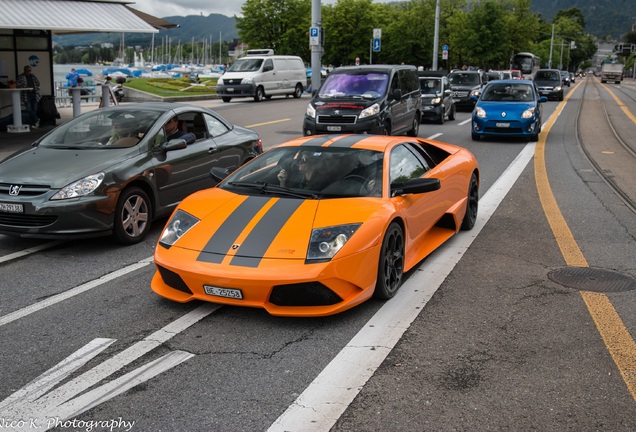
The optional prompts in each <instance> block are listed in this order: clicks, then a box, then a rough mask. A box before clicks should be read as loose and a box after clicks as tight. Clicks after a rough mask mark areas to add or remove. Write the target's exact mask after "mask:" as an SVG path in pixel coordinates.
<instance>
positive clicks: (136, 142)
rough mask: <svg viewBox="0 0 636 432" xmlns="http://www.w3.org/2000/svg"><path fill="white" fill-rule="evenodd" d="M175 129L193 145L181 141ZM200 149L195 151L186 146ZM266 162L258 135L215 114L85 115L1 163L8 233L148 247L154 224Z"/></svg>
mask: <svg viewBox="0 0 636 432" xmlns="http://www.w3.org/2000/svg"><path fill="white" fill-rule="evenodd" d="M175 121H176V122H177V124H178V126H177V127H178V128H179V129H180V131H181V133H177V134H176V135H184V134H183V132H186V131H187V132H189V133H190V135H186V137H185V138H178V137H177V138H176V139H170V140H168V135H169V134H170V136H175V134H174V132H172V130H173V129H174V128H175V125H174V123H175ZM186 139H188V141H191V142H190V143H188V142H186ZM260 153H262V144H261V140H260V138H259V136H258V134H256V132H254V131H252V130H249V129H245V128H242V127H239V126H235V125H233V124H231V123H230V122H228V121H227V120H225V119H224V118H222V117H221V116H220V115H218V114H217V113H216V112H214V111H212V110H209V109H207V108H202V107H198V106H190V105H185V104H177V103H163V102H149V103H140V104H132V105H126V106H122V105H119V106H114V107H110V108H101V109H98V110H94V111H90V112H88V113H85V114H82V115H80V116H78V117H76V118H74V119H72V120H70V121H68V122H66V123H64V124H62V125H60V126H58V127H57V128H55V129H53V130H51V131H50V132H49V133H47V134H46V135H44V136H43V137H41V138H40V139H38V140H37V141H35V142H34V143H33V145H32V146H31V148H27V149H25V150H22V151H20V152H17V153H15V154H13V155H11V156H9V157H7V158H6V159H4V160H3V161H2V162H0V234H7V235H13V236H19V237H25V238H43V239H63V240H66V239H73V238H87V237H97V236H102V235H109V234H112V235H113V236H114V238H115V239H116V240H117V241H118V242H119V243H122V244H134V243H137V242H140V241H141V240H143V238H144V237H145V236H146V234H147V233H148V231H149V229H150V225H151V222H152V221H153V220H154V219H157V218H159V217H162V216H167V215H169V214H170V212H172V210H173V209H174V208H175V207H176V206H177V204H178V203H179V202H180V201H181V200H182V199H183V198H185V197H186V196H188V195H189V194H191V193H193V192H195V191H198V190H200V189H204V188H208V187H213V186H214V185H215V183H214V182H213V180H212V179H211V178H210V175H209V171H210V169H211V168H212V167H219V168H223V169H225V170H227V171H233V170H234V169H236V168H238V167H239V166H241V165H242V164H244V163H245V162H247V161H248V160H250V159H252V158H254V157H255V156H257V155H258V154H260Z"/></svg>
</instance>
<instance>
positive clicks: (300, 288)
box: [269, 282, 342, 306]
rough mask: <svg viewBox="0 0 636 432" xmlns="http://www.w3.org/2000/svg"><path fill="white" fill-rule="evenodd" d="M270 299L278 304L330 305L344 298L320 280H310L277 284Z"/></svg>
mask: <svg viewBox="0 0 636 432" xmlns="http://www.w3.org/2000/svg"><path fill="white" fill-rule="evenodd" d="M269 301H270V303H272V304H275V305H276V306H329V305H333V304H337V303H340V302H341V301H342V298H340V296H339V295H338V294H336V293H334V292H333V291H331V290H330V289H329V288H327V287H326V286H325V285H323V284H321V283H320V282H308V283H300V284H292V285H278V286H275V287H274V289H273V290H272V294H271V295H270V296H269Z"/></svg>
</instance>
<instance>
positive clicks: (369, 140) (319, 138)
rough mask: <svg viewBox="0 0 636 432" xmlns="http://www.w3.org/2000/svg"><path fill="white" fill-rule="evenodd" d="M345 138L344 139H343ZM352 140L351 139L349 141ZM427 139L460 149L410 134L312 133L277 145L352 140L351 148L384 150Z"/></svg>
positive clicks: (450, 149)
mask: <svg viewBox="0 0 636 432" xmlns="http://www.w3.org/2000/svg"><path fill="white" fill-rule="evenodd" d="M342 140H344V141H342ZM349 140H351V141H349ZM420 141H426V142H427V143H428V144H432V145H435V146H437V147H440V148H443V149H444V150H446V151H448V152H450V153H452V152H453V150H456V149H458V148H459V147H458V146H455V145H453V144H445V143H440V142H437V141H429V140H424V139H422V138H411V137H408V136H390V135H363V134H360V135H347V134H343V135H312V136H307V137H300V138H296V139H293V140H291V141H287V142H285V143H283V144H280V145H278V146H277V147H299V146H310V145H312V144H315V145H316V146H320V147H329V146H332V145H333V146H340V145H344V144H345V143H346V144H347V145H348V144H350V143H351V142H353V144H351V145H348V146H349V147H351V148H355V149H366V150H375V151H379V152H384V151H386V149H387V148H388V147H389V146H391V145H394V144H400V143H405V142H410V143H413V142H420Z"/></svg>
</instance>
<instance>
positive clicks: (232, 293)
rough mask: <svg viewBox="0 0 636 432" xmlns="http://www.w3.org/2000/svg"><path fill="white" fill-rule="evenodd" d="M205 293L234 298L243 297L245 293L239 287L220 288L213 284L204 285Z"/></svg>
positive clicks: (240, 298)
mask: <svg viewBox="0 0 636 432" xmlns="http://www.w3.org/2000/svg"><path fill="white" fill-rule="evenodd" d="M203 289H204V290H205V293H206V294H208V295H213V296H217V297H227V298H233V299H239V300H242V299H243V293H242V292H241V290H239V289H234V288H220V287H215V286H212V285H203Z"/></svg>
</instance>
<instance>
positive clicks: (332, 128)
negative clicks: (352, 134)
mask: <svg viewBox="0 0 636 432" xmlns="http://www.w3.org/2000/svg"><path fill="white" fill-rule="evenodd" d="M327 130H328V131H329V132H340V131H341V130H342V127H341V126H327Z"/></svg>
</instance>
